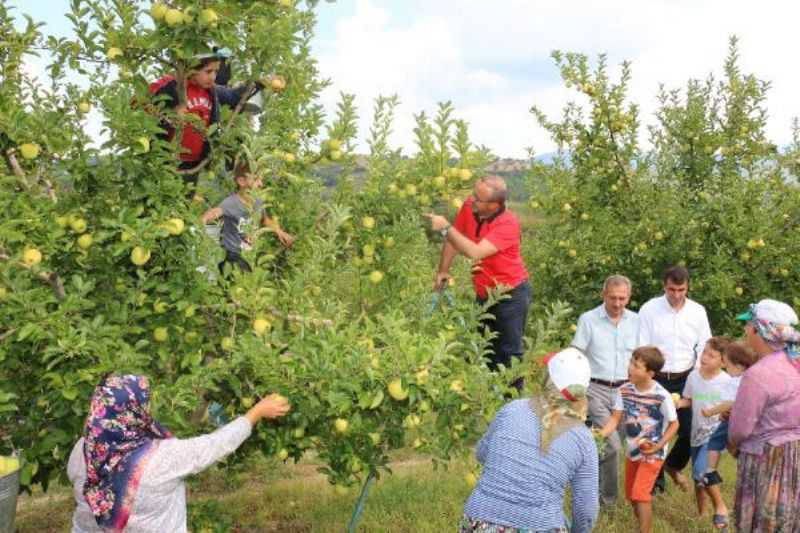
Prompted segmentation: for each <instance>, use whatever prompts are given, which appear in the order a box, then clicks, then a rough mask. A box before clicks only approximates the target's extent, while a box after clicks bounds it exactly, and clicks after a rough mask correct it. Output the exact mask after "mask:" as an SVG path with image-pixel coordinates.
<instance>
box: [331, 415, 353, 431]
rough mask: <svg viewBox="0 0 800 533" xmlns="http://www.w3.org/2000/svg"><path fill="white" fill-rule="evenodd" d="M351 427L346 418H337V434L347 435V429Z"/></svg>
mask: <svg viewBox="0 0 800 533" xmlns="http://www.w3.org/2000/svg"><path fill="white" fill-rule="evenodd" d="M348 427H350V422H348V421H347V420H345V419H344V418H337V419H336V420H334V422H333V428H334V429H335V430H336V432H337V433H347V428H348Z"/></svg>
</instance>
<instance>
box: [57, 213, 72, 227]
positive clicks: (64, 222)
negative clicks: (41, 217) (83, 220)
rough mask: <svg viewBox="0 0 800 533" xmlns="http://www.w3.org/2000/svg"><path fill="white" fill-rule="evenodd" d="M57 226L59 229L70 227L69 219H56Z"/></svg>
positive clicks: (61, 217) (60, 217)
mask: <svg viewBox="0 0 800 533" xmlns="http://www.w3.org/2000/svg"><path fill="white" fill-rule="evenodd" d="M56 224H57V225H58V227H59V228H66V227H67V226H68V225H69V218H68V217H63V216H59V217H56Z"/></svg>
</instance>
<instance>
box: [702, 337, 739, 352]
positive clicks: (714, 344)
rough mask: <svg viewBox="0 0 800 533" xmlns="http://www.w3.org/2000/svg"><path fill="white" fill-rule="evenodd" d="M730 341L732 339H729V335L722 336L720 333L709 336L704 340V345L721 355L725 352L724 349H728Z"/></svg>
mask: <svg viewBox="0 0 800 533" xmlns="http://www.w3.org/2000/svg"><path fill="white" fill-rule="evenodd" d="M732 342H733V339H731V338H730V337H723V336H721V335H718V336H716V337H711V338H710V339H708V342H706V346H708V347H709V348H711V349H712V350H714V351H715V352H719V354H720V355H722V354H723V353H725V350H727V349H728V346H730V344H731V343H732Z"/></svg>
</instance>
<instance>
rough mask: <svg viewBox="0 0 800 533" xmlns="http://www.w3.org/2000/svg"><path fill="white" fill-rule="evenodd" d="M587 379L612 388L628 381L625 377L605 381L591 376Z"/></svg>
mask: <svg viewBox="0 0 800 533" xmlns="http://www.w3.org/2000/svg"><path fill="white" fill-rule="evenodd" d="M589 381H591V382H592V383H597V384H598V385H603V386H606V387H611V388H612V389H616V388H618V387H621V386H622V385H624V384H625V383H627V382H628V380H627V379H618V380H617V381H606V380H604V379H597V378H592V379H590V380H589Z"/></svg>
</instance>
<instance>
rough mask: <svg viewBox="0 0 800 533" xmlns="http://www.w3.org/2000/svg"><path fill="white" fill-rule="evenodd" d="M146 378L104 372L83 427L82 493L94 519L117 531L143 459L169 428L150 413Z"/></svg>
mask: <svg viewBox="0 0 800 533" xmlns="http://www.w3.org/2000/svg"><path fill="white" fill-rule="evenodd" d="M149 403H150V384H149V383H148V381H147V378H146V377H143V376H132V375H124V376H116V375H112V376H109V377H107V378H106V379H105V380H104V381H103V383H101V384H100V385H98V386H97V387H96V388H95V390H94V394H93V395H92V402H91V410H90V412H89V416H88V417H87V419H86V424H85V425H84V429H83V438H84V444H83V455H84V459H85V461H86V482H85V483H84V486H83V494H84V497H85V498H86V503H87V504H88V505H89V508H90V509H91V510H92V513H93V514H94V517H95V520H97V524H98V525H99V526H100V527H102V528H104V529H106V530H108V531H114V532H117V531H122V530H124V528H125V526H126V525H127V523H128V519H129V518H130V513H131V508H132V507H133V501H134V498H135V497H136V491H137V490H138V488H139V482H140V481H141V476H142V472H143V470H144V468H145V466H146V464H147V461H148V459H149V458H150V457H151V456H152V453H153V452H154V451H155V449H156V447H157V446H158V442H159V440H160V439H168V438H171V437H172V433H170V432H169V431H168V430H166V429H164V428H163V427H162V426H161V424H159V423H158V422H156V421H155V420H153V417H152V416H151V415H150V409H149Z"/></svg>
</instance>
